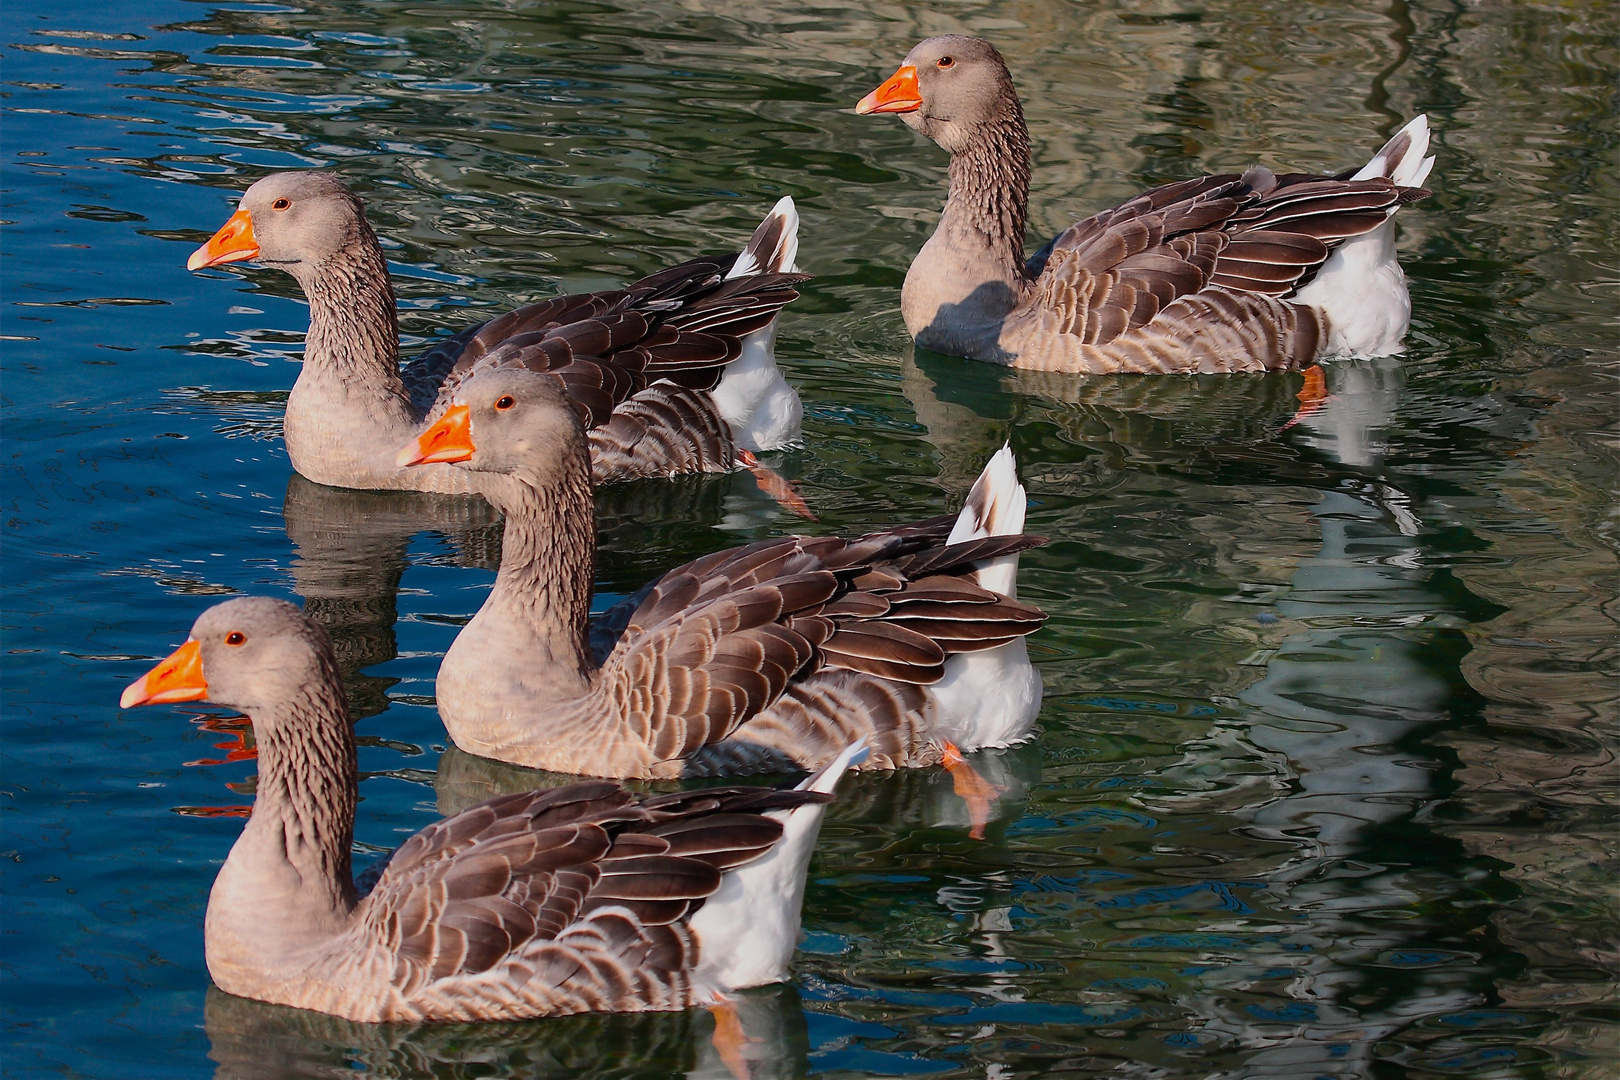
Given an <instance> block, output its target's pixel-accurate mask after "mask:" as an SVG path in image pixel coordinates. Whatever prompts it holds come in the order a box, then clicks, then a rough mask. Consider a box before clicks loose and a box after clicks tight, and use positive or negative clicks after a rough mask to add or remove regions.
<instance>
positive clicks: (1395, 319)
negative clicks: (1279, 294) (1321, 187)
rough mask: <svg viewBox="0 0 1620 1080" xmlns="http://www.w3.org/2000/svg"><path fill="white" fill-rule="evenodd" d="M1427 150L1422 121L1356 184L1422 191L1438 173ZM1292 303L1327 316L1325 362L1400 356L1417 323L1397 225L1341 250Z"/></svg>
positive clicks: (1381, 153)
mask: <svg viewBox="0 0 1620 1080" xmlns="http://www.w3.org/2000/svg"><path fill="white" fill-rule="evenodd" d="M1403 136H1404V137H1405V138H1403ZM1402 142H1405V143H1406V146H1405V148H1404V150H1403V151H1402V153H1401V155H1400V157H1399V158H1398V159H1395V160H1391V159H1390V157H1389V151H1390V148H1391V147H1392V146H1396V145H1397V144H1399V143H1402ZM1428 150H1429V118H1428V117H1427V116H1418V117H1417V118H1416V119H1414V120H1413V121H1412V122H1411V123H1409V124H1407V125H1406V126H1405V127H1404V128H1402V129H1401V130H1400V131H1398V132H1396V133H1395V137H1394V138H1392V139H1391V140H1390V141H1389V142H1387V143H1385V144H1384V146H1383V147H1382V148H1381V149H1380V150H1379V151H1378V153H1376V154H1374V155H1373V157H1372V160H1371V161H1369V162H1367V164H1366V165H1364V166H1362V168H1361V169H1360V171H1358V172H1357V173H1356V174H1355V176H1353V177H1352V178H1351V179H1353V180H1368V179H1371V178H1374V177H1379V176H1387V177H1389V178H1390V179H1392V180H1394V181H1395V182H1396V183H1397V184H1399V185H1401V186H1402V187H1420V186H1422V184H1423V181H1425V180H1427V179H1428V178H1429V171H1430V170H1431V169H1433V168H1434V158H1432V157H1426V156H1425V155H1426V154H1427V153H1428ZM1291 299H1292V300H1294V301H1295V302H1297V303H1301V304H1309V305H1311V306H1312V307H1315V308H1317V309H1318V310H1320V311H1321V312H1323V313H1324V314H1325V315H1326V316H1327V321H1328V339H1327V343H1326V346H1325V347H1324V349H1323V351H1322V353H1321V357H1320V358H1321V359H1330V358H1332V357H1337V356H1367V357H1372V356H1390V355H1392V354H1394V353H1398V352H1400V351H1401V343H1402V342H1403V341H1404V340H1405V338H1406V331H1407V329H1408V327H1409V326H1410V325H1411V321H1412V298H1411V295H1410V294H1409V293H1408V292H1407V288H1406V275H1405V274H1404V273H1403V272H1402V271H1401V264H1400V261H1399V260H1398V259H1397V258H1396V254H1395V225H1394V222H1393V221H1386V222H1384V224H1382V225H1380V226H1379V227H1378V228H1376V229H1374V230H1373V231H1372V232H1370V233H1367V234H1365V235H1363V236H1358V237H1356V238H1355V239H1354V240H1348V241H1346V242H1345V243H1344V244H1342V245H1340V247H1339V248H1338V250H1337V251H1335V252H1334V253H1333V254H1332V255H1331V256H1329V257H1328V261H1327V262H1326V263H1324V264H1323V265H1322V269H1321V270H1320V271H1319V272H1318V273H1317V275H1316V277H1315V279H1313V280H1312V281H1311V283H1310V284H1309V285H1307V286H1305V287H1304V288H1303V289H1301V290H1300V291H1299V292H1298V293H1296V294H1295V295H1294V296H1293V297H1291Z"/></svg>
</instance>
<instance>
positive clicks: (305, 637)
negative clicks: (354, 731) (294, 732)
mask: <svg viewBox="0 0 1620 1080" xmlns="http://www.w3.org/2000/svg"><path fill="white" fill-rule="evenodd" d="M331 655H332V646H331V644H330V643H329V642H328V640H327V637H326V631H325V630H323V629H322V628H321V626H320V624H319V623H317V622H315V621H314V620H312V619H310V618H308V617H307V616H305V615H304V613H303V612H301V611H299V610H298V608H297V607H295V606H294V605H292V604H289V603H287V602H286V601H285V600H275V599H271V598H270V597H265V596H245V597H241V598H239V599H235V600H227V601H225V602H224V603H223V604H216V605H214V606H213V607H211V608H209V609H208V610H207V611H205V612H203V613H202V614H201V615H200V616H198V618H197V621H196V622H195V623H193V624H192V627H191V636H190V637H189V638H187V639H186V643H185V644H184V645H181V646H180V647H179V648H178V649H176V650H175V651H174V652H173V653H171V654H169V656H168V657H166V658H165V659H164V660H163V661H162V662H161V663H159V664H158V665H157V666H156V667H154V668H153V669H152V670H151V671H148V672H147V673H146V674H145V675H142V676H141V677H140V678H139V679H136V680H135V681H134V682H132V683H130V684H129V686H128V687H126V688H125V689H124V694H123V697H122V698H120V699H119V705H120V707H122V708H125V709H130V708H134V707H135V706H137V705H158V704H164V703H168V702H177V701H211V702H213V703H215V704H218V705H229V706H231V707H232V708H236V709H241V710H242V711H244V712H247V713H250V714H253V715H254V716H255V717H256V719H257V718H273V717H275V716H277V715H279V714H280V712H281V709H280V706H282V705H284V704H285V703H286V702H288V701H290V700H293V699H295V698H298V697H301V696H303V695H302V693H301V689H302V688H305V687H308V686H311V685H320V684H323V683H325V682H327V681H330V680H334V679H336V677H337V676H336V671H335V668H334V666H333V662H332V661H331V659H330V658H331Z"/></svg>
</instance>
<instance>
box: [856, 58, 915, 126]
mask: <svg viewBox="0 0 1620 1080" xmlns="http://www.w3.org/2000/svg"><path fill="white" fill-rule="evenodd" d="M920 108H922V88H921V87H919V86H918V85H917V69H916V68H914V67H912V66H911V65H910V64H902V65H901V66H900V70H899V71H897V72H895V73H894V74H893V75H890V76H889V78H888V80H887V81H886V82H884V84H883V85H882V86H880V87H878V88H877V89H876V90H874V91H872V92H871V93H870V94H867V95H866V96H865V97H863V98H861V100H860V101H858V102H856V103H855V111H856V112H857V113H859V114H861V115H862V116H865V115H866V114H867V113H878V112H882V113H890V112H892V113H900V112H916V111H917V110H918V109H920Z"/></svg>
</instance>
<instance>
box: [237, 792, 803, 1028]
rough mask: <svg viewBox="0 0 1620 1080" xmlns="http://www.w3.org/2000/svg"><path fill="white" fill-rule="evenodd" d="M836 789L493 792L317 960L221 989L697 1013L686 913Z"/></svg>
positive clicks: (448, 1004) (537, 1009) (409, 851)
mask: <svg viewBox="0 0 1620 1080" xmlns="http://www.w3.org/2000/svg"><path fill="white" fill-rule="evenodd" d="M352 782H353V778H352V777H351V784H352ZM829 798H830V797H829V796H827V795H822V794H818V793H815V792H808V791H775V790H773V789H769V788H710V789H706V790H702V791H697V792H684V793H678V794H676V795H673V796H660V797H657V798H652V799H647V800H644V801H640V802H638V801H636V800H635V799H634V798H633V797H632V796H630V795H629V794H628V793H627V792H625V791H624V790H623V789H622V788H620V787H619V786H618V785H617V784H611V783H606V782H594V783H592V782H588V783H582V784H574V785H571V786H569V787H565V788H554V789H551V790H548V791H543V792H525V793H522V794H518V795H505V796H499V797H497V798H495V799H491V800H489V801H488V802H484V803H480V804H478V805H476V806H473V807H471V808H469V809H467V810H465V811H463V812H461V813H460V814H457V815H456V816H455V817H452V818H449V819H446V820H444V821H441V822H439V823H437V824H435V825H432V826H429V827H428V828H427V829H424V830H422V831H421V832H419V833H417V834H416V835H415V836H413V837H411V838H410V839H409V840H407V841H406V842H405V844H403V845H402V846H401V847H400V848H399V849H398V850H397V851H396V852H395V853H394V854H393V856H392V857H391V858H390V859H389V862H388V864H387V866H386V867H385V868H384V869H383V871H382V874H381V877H380V879H379V880H378V882H377V884H376V887H375V888H374V889H373V890H372V891H371V893H370V894H369V895H368V896H366V897H365V898H364V899H363V900H361V901H360V902H359V903H358V904H357V905H356V906H355V907H354V909H353V911H352V912H351V913H350V915H349V918H348V926H347V928H346V929H345V930H344V931H343V932H342V933H340V934H338V935H336V936H334V937H333V938H332V939H331V940H330V941H329V942H327V943H326V944H325V947H324V948H322V949H321V950H320V951H319V954H318V955H316V956H315V957H313V958H311V962H310V963H309V964H308V966H307V967H304V968H303V969H302V970H301V971H298V972H297V973H296V974H295V975H293V976H291V977H282V978H279V979H276V980H275V981H274V983H272V984H271V985H258V986H248V987H244V986H240V985H236V986H231V985H227V986H225V987H224V989H228V990H232V992H235V993H242V994H244V995H245V996H251V997H258V998H260V999H261V1000H269V1001H275V1002H277V1003H279V1004H285V1005H293V1006H297V1007H299V1008H307V1009H315V1010H318V1011H321V1012H326V1013H332V1014H334V1015H338V1016H343V1017H346V1018H348V1019H351V1020H359V1021H367V1022H395V1021H422V1020H431V1021H486V1020H518V1019H524V1018H528V1017H537V1016H563V1015H569V1014H572V1013H580V1012H596V1011H612V1012H641V1011H649V1010H673V1009H683V1008H687V1007H689V1006H690V1005H692V1004H693V999H692V980H691V973H692V970H693V968H694V967H695V966H696V964H697V961H698V956H699V949H698V943H697V941H696V940H695V938H694V936H693V935H692V933H691V932H690V930H689V928H688V926H687V923H688V922H689V920H690V919H691V917H692V915H693V914H695V913H696V912H697V911H698V910H699V909H700V908H701V907H702V905H703V902H704V899H705V898H707V897H708V896H711V895H712V894H713V893H714V892H715V891H716V890H717V889H718V888H719V886H720V882H721V878H722V876H723V875H724V873H725V872H726V871H727V870H729V869H732V868H733V867H736V866H740V865H743V864H744V863H747V862H749V861H751V860H753V859H755V858H757V857H759V856H760V855H763V854H764V853H765V852H767V851H769V850H770V849H771V847H772V846H773V845H775V844H776V842H777V841H778V840H779V839H780V838H781V836H782V826H781V823H780V822H779V821H778V820H776V819H775V818H773V817H770V816H766V815H767V814H768V813H769V812H770V811H773V810H781V809H789V808H792V807H795V806H800V805H806V804H810V803H816V802H825V801H827V800H828V799H829ZM351 820H352V810H351Z"/></svg>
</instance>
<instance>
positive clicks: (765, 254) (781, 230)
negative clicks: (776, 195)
mask: <svg viewBox="0 0 1620 1080" xmlns="http://www.w3.org/2000/svg"><path fill="white" fill-rule="evenodd" d="M798 257H799V211H798V209H797V208H796V207H795V206H794V205H793V197H792V196H791V195H784V196H782V197H781V198H780V199H778V200H777V202H776V205H775V206H773V207H771V212H770V213H769V214H766V215H765V220H764V221H762V222H760V223H759V228H757V229H755V230H754V235H753V236H752V237H751V238H750V239H749V241H748V246H747V247H745V248H743V250H742V254H740V255H738V256H737V261H736V262H735V263H733V264H732V265H731V272H730V273H729V274H727V275H726V280H727V281H729V280H731V279H732V278H740V277H749V276H751V275H754V274H791V273H793V272H794V271H795V270H797V269H798V267H797V266H796V265H794V260H795V259H797V258H798Z"/></svg>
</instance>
